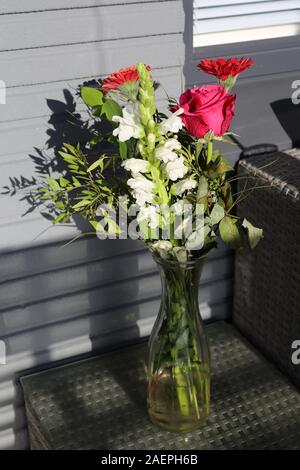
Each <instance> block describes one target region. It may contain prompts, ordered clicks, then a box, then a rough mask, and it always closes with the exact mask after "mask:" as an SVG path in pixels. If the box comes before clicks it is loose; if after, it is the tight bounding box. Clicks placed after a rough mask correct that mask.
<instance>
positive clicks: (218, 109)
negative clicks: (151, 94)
mask: <svg viewBox="0 0 300 470" xmlns="http://www.w3.org/2000/svg"><path fill="white" fill-rule="evenodd" d="M235 98H236V95H231V94H229V93H227V92H226V90H225V88H224V87H223V86H221V85H204V86H201V87H197V88H190V89H188V90H186V91H185V92H184V93H182V95H181V96H180V98H179V105H178V106H173V108H172V111H175V110H176V109H179V108H182V109H183V113H182V114H180V118H181V119H182V121H183V124H184V125H185V127H186V129H187V130H188V132H189V133H190V134H192V135H194V136H195V137H198V138H201V137H204V136H205V134H207V132H209V131H213V133H214V135H216V136H218V137H219V136H221V135H223V134H224V133H225V132H226V131H227V130H228V129H229V126H230V123H231V120H232V117H233V116H234V105H235Z"/></svg>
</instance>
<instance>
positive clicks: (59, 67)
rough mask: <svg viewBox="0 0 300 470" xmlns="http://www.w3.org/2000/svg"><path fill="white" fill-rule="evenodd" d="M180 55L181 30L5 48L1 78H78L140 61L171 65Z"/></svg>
mask: <svg viewBox="0 0 300 470" xmlns="http://www.w3.org/2000/svg"><path fill="white" fill-rule="evenodd" d="M158 50H159V54H158V53H157V51H158ZM183 56H184V47H183V42H182V34H181V33H178V34H171V35H166V36H164V35H162V36H152V37H142V38H139V40H137V39H134V38H131V39H122V40H117V41H104V42H95V43H87V44H74V45H68V46H59V47H55V46H53V47H45V48H40V49H39V48H38V49H25V50H18V51H7V52H1V53H0V67H1V79H2V80H4V82H5V83H6V86H7V87H12V86H19V85H26V84H27V85H30V84H36V83H43V82H52V81H58V80H72V79H74V78H78V79H81V77H86V76H97V75H98V74H101V75H107V74H110V73H111V72H112V71H113V70H118V69H119V68H121V67H124V66H127V65H128V64H135V63H137V62H140V61H143V62H145V63H147V64H150V65H151V66H152V67H153V68H166V67H174V66H178V65H181V64H182V63H183ZM20 70H22V73H19V71H20Z"/></svg>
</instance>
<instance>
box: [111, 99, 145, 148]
mask: <svg viewBox="0 0 300 470" xmlns="http://www.w3.org/2000/svg"><path fill="white" fill-rule="evenodd" d="M112 121H113V122H118V123H119V127H117V128H116V129H114V130H113V135H114V136H118V137H119V140H120V142H126V140H129V139H131V137H134V138H135V139H138V138H139V137H140V135H141V131H142V127H141V124H140V120H139V117H138V115H137V113H136V112H134V110H133V109H132V108H129V107H127V108H123V117H121V116H113V117H112Z"/></svg>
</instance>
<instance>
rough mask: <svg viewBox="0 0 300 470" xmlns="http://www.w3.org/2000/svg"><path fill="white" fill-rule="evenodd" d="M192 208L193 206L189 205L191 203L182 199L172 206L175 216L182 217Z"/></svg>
mask: <svg viewBox="0 0 300 470" xmlns="http://www.w3.org/2000/svg"><path fill="white" fill-rule="evenodd" d="M191 207H192V205H191V204H190V203H189V201H187V200H185V199H181V200H179V201H177V202H175V203H174V204H173V205H172V210H173V211H174V214H175V215H182V214H184V213H186V212H188V211H189V210H190V208H191Z"/></svg>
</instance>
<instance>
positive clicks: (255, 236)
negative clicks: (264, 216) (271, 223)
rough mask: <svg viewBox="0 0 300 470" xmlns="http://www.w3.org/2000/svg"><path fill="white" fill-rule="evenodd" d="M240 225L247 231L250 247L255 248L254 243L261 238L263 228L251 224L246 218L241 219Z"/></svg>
mask: <svg viewBox="0 0 300 470" xmlns="http://www.w3.org/2000/svg"><path fill="white" fill-rule="evenodd" d="M242 227H244V228H245V229H246V231H247V235H248V241H249V245H250V247H251V248H252V249H253V248H255V247H256V245H257V244H258V243H259V242H260V240H261V239H262V238H263V230H262V229H261V228H258V227H255V226H254V225H252V224H251V222H249V220H247V219H244V220H243V223H242Z"/></svg>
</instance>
